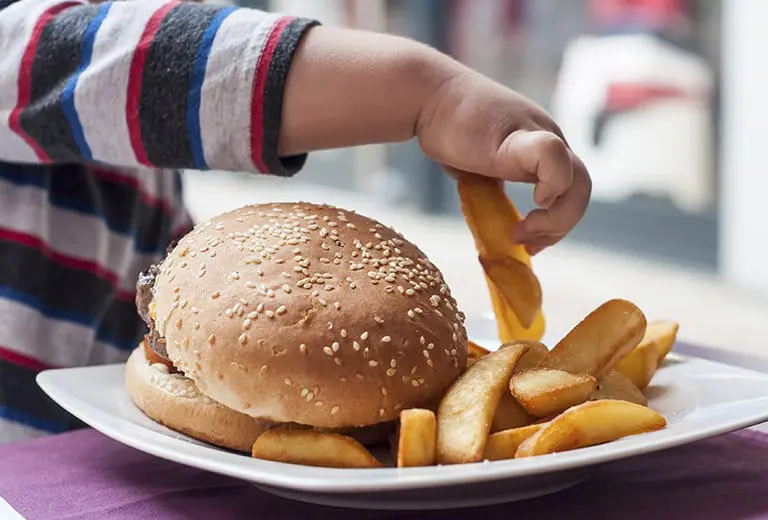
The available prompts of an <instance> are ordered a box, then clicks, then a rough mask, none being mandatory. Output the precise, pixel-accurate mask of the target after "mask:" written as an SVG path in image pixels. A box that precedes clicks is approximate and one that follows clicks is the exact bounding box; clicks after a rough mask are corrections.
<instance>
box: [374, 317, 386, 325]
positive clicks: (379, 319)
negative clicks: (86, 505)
mask: <svg viewBox="0 0 768 520" xmlns="http://www.w3.org/2000/svg"><path fill="white" fill-rule="evenodd" d="M373 321H375V322H376V323H378V324H382V323H384V320H383V319H382V318H379V317H378V316H374V317H373Z"/></svg>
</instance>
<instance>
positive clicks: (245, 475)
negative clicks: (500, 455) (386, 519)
mask: <svg viewBox="0 0 768 520" xmlns="http://www.w3.org/2000/svg"><path fill="white" fill-rule="evenodd" d="M674 358H676V359H680V360H681V361H682V362H683V363H685V362H704V363H707V364H710V365H715V366H720V367H724V368H728V369H731V370H734V369H735V370H738V371H739V373H741V374H744V375H753V377H757V378H759V379H761V380H763V381H765V382H766V383H768V374H765V373H763V372H758V371H754V370H751V369H748V368H743V367H737V366H734V365H729V364H726V363H721V362H718V361H713V360H709V359H705V358H699V357H689V356H680V355H675V356H674ZM124 367H125V364H124V363H117V364H110V365H99V366H90V367H75V368H58V369H49V370H45V371H42V372H40V373H39V374H38V375H37V377H36V381H37V384H38V385H39V386H40V388H41V389H42V390H43V391H44V392H45V393H46V394H48V396H49V397H51V399H53V400H54V401H56V402H57V403H58V404H59V406H61V407H62V408H64V409H65V410H67V411H68V412H69V413H71V414H72V415H74V416H76V417H78V418H79V419H80V420H81V421H83V422H84V423H86V424H88V425H89V426H90V427H91V428H93V429H94V430H96V431H99V432H100V433H102V434H103V435H106V436H107V437H109V438H112V439H113V440H115V441H117V442H120V443H122V444H124V445H126V446H129V447H131V448H134V449H136V450H138V451H141V452H144V453H148V454H150V455H153V456H156V457H159V458H161V459H165V460H169V461H172V462H176V463H179V464H183V465H186V466H189V467H193V468H198V469H202V470H206V471H211V472H214V473H217V474H222V475H227V476H230V477H234V478H238V479H241V480H245V481H248V482H252V483H255V484H263V485H267V486H271V487H281V488H287V489H292V490H296V491H304V492H311V493H335V494H348V493H352V494H354V493H368V492H376V491H400V490H413V489H420V488H437V487H451V486H456V485H461V484H468V483H473V484H477V483H482V482H488V481H498V480H514V479H518V478H525V477H529V476H535V475H545V474H555V473H558V472H560V471H567V470H572V469H578V468H588V467H592V466H596V465H600V464H604V463H607V462H613V461H617V460H623V459H627V458H631V457H635V456H640V455H644V454H648V453H653V452H658V451H662V450H665V449H670V448H673V447H677V446H682V445H686V444H690V443H692V442H696V441H698V440H702V439H706V438H710V437H715V436H718V435H722V434H725V433H728V432H732V431H736V430H740V429H743V428H747V427H749V426H753V425H756V424H760V423H762V422H765V421H768V392H767V393H766V395H765V396H764V397H760V398H757V400H763V399H764V400H766V407H765V409H764V410H760V411H755V412H752V413H745V414H744V415H742V416H738V417H735V418H732V419H730V420H725V421H722V422H719V423H713V424H712V425H711V426H708V427H702V428H698V429H696V430H693V431H688V432H679V433H677V434H676V435H673V436H669V434H668V433H665V432H667V431H668V430H661V431H656V432H650V433H645V434H643V435H642V437H643V438H645V439H647V442H644V443H643V444H639V445H638V444H635V443H632V442H626V441H628V440H631V439H633V437H628V438H625V439H620V440H618V441H615V442H613V443H609V444H604V445H600V446H591V447H587V448H582V449H579V450H573V451H568V452H562V453H555V454H550V455H543V456H540V457H532V458H529V459H512V460H505V461H493V462H490V461H483V462H478V463H473V464H462V465H457V466H442V467H441V466H433V467H428V468H377V469H365V470H361V469H335V468H311V467H308V466H294V465H289V464H284V463H279V462H272V461H266V460H259V459H253V458H250V457H247V455H242V454H238V453H233V452H227V451H223V450H220V449H219V448H216V447H214V446H208V445H200V444H197V443H191V442H189V441H186V440H184V439H183V438H178V437H173V436H170V435H167V434H165V433H162V432H159V431H155V430H152V429H150V428H146V427H144V426H142V425H140V424H135V423H133V422H132V421H127V420H124V419H121V418H120V417H119V416H114V415H110V414H108V413H107V412H105V411H102V410H101V409H100V408H99V407H97V406H96V405H93V404H91V403H89V402H87V401H85V400H83V399H80V398H79V397H76V396H75V397H73V399H71V400H70V399H68V398H67V396H66V394H68V393H69V395H70V396H72V395H73V394H74V393H73V392H71V391H69V390H67V389H65V388H62V387H60V386H58V385H56V384H55V382H52V381H51V378H54V377H56V376H59V375H61V374H62V373H65V372H66V373H72V372H79V373H82V372H92V371H97V370H99V371H109V370H112V371H114V370H117V369H123V370H124ZM123 391H125V390H124V389H123ZM71 401H76V402H77V404H76V405H75V407H76V408H79V411H80V412H85V413H74V412H73V411H72V409H71V408H72V402H71ZM128 401H129V402H130V398H128ZM131 404H133V403H132V402H131ZM137 410H138V409H137ZM81 415H88V420H86V419H85V418H83V417H81ZM131 433H133V434H134V435H131ZM174 433H175V432H174ZM177 435H179V436H182V437H185V436H183V434H177ZM665 436H666V437H665ZM638 437H639V436H638ZM659 437H661V438H659ZM142 441H143V442H142ZM153 441H156V442H153ZM176 443H185V447H186V449H184V450H175V449H174V448H173V446H174V445H175V444H176ZM208 450H214V451H216V452H217V458H211V457H205V456H199V455H201V454H204V453H205V452H206V451H208ZM242 457H246V459H247V461H248V463H247V464H243V459H242ZM230 458H231V459H230ZM285 466H291V468H293V470H294V472H293V473H286V472H285V471H287V470H285V469H284V470H283V471H275V468H278V467H281V468H282V467H285ZM297 468H298V469H297ZM436 468H441V469H440V470H439V471H442V472H443V474H442V475H440V477H439V480H437V481H436V480H435V471H436ZM457 468H460V469H457ZM360 471H365V472H366V473H367V475H369V476H370V475H373V474H374V473H379V474H381V475H382V478H379V479H376V480H370V481H369V480H365V479H359V478H355V476H357V477H359V475H360V473H359V472H360ZM312 473H319V474H315V475H312ZM384 476H386V477H388V478H386V479H384V478H383V477H384ZM331 477H333V478H331Z"/></svg>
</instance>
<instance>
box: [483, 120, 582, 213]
mask: <svg viewBox="0 0 768 520" xmlns="http://www.w3.org/2000/svg"><path fill="white" fill-rule="evenodd" d="M493 173H494V176H495V177H498V178H499V179H502V180H506V181H517V182H531V183H535V184H536V187H535V189H534V192H533V200H534V202H535V203H536V205H537V206H539V207H541V208H545V209H546V208H549V207H550V206H552V205H553V204H554V203H555V202H556V201H557V200H558V199H559V198H560V197H561V196H563V195H564V194H565V193H567V192H568V190H569V189H570V187H571V185H572V184H573V165H572V161H571V154H570V151H569V150H568V147H567V146H566V144H565V143H564V142H563V140H562V139H560V137H558V136H557V135H555V134H554V133H552V132H546V131H543V130H540V131H525V130H520V131H517V132H513V133H512V134H510V135H509V136H507V138H506V139H505V140H504V142H503V143H502V144H501V146H500V147H499V149H498V151H497V153H496V156H495V159H494V162H493Z"/></svg>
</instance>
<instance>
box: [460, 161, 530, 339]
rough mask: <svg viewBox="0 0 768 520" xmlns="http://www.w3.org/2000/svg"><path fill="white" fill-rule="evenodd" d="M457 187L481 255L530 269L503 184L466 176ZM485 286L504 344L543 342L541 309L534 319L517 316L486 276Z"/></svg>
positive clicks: (502, 294)
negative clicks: (514, 231)
mask: <svg viewBox="0 0 768 520" xmlns="http://www.w3.org/2000/svg"><path fill="white" fill-rule="evenodd" d="M458 186H459V197H460V199H461V209H462V212H463V213H464V218H465V220H466V222H467V225H468V226H469V229H470V230H471V231H472V235H473V237H474V239H475V246H476V248H477V251H478V253H479V254H480V256H481V257H483V258H487V259H493V258H514V259H516V260H518V261H519V262H522V263H523V264H525V265H527V266H528V267H529V268H530V267H531V259H530V256H529V255H528V252H527V251H526V250H525V247H523V246H522V245H519V244H515V243H513V242H512V229H513V227H514V226H515V224H517V223H518V222H520V220H521V218H520V215H519V213H518V212H517V209H516V208H515V206H514V205H513V204H512V201H510V200H509V197H507V194H506V193H505V192H504V187H503V184H502V183H500V182H498V181H496V180H493V179H488V178H485V177H482V176H480V175H463V176H461V177H460V178H459V181H458ZM486 283H487V285H488V290H489V292H490V296H491V303H492V304H493V310H494V313H495V314H496V321H497V326H498V330H499V337H500V339H501V341H502V342H503V343H507V342H509V341H513V340H517V339H533V340H537V341H538V340H540V339H541V337H542V336H543V335H544V316H543V314H542V312H541V309H539V310H538V312H536V313H533V318H532V319H531V320H526V319H523V318H525V317H523V318H521V317H519V316H517V315H516V314H515V312H514V311H513V307H514V306H511V305H508V303H507V301H506V299H505V296H504V294H505V293H504V292H502V291H501V290H499V288H498V287H497V285H496V283H494V282H493V281H492V280H491V279H490V278H489V277H488V276H487V275H486ZM522 283H523V284H525V282H522ZM524 287H528V285H527V284H526V285H524ZM539 290H540V289H539ZM506 294H507V297H509V298H511V297H512V295H513V294H514V292H513V289H510V290H507V291H506ZM526 317H527V316H526ZM525 322H528V323H527V325H524V323H525Z"/></svg>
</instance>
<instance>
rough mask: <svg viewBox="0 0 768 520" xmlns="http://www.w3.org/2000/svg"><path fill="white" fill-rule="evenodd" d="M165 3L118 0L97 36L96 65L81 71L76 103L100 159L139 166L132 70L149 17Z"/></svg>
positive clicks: (95, 154)
mask: <svg viewBox="0 0 768 520" xmlns="http://www.w3.org/2000/svg"><path fill="white" fill-rule="evenodd" d="M166 3H167V2H166V1H161V0H136V1H133V2H115V3H114V4H113V5H112V7H111V8H110V10H109V13H107V17H106V18H105V19H104V22H103V23H102V24H101V27H100V29H99V32H98V34H97V35H96V39H95V41H94V45H93V55H92V56H91V65H90V66H89V67H88V69H87V70H86V71H84V72H83V74H82V75H81V76H80V80H79V81H78V82H77V89H76V90H75V107H76V108H77V113H78V115H79V116H80V122H81V124H82V125H83V133H84V134H85V139H86V141H87V142H88V145H89V146H90V148H91V153H92V154H93V158H94V159H95V160H98V161H101V162H104V163H108V164H117V165H123V166H136V165H137V162H136V156H135V155H134V153H133V148H132V147H131V140H130V134H129V132H128V123H127V122H126V114H125V106H126V101H127V98H128V92H127V90H128V73H129V71H130V68H131V61H132V59H133V53H134V50H135V49H136V46H137V45H138V43H139V40H140V39H141V35H142V33H143V32H144V28H145V27H146V25H147V22H148V21H149V19H150V18H151V17H152V15H153V14H154V13H155V11H157V10H158V9H159V8H160V7H162V6H163V5H165V4H166ZM158 109H162V107H158ZM137 117H138V115H137Z"/></svg>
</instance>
